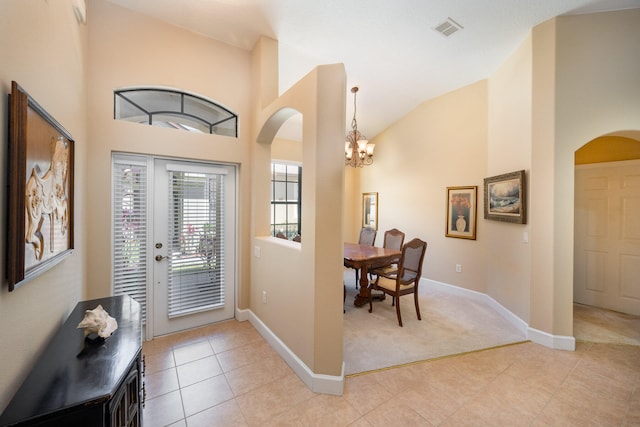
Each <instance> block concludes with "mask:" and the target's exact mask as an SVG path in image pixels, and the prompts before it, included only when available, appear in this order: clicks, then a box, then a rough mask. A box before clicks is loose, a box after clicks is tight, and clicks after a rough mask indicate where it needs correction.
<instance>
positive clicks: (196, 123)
mask: <svg viewBox="0 0 640 427" xmlns="http://www.w3.org/2000/svg"><path fill="white" fill-rule="evenodd" d="M146 95H148V96H146ZM113 96H114V102H113V117H114V119H116V120H126V121H132V122H137V123H146V124H148V125H151V126H154V125H156V126H164V127H170V128H174V129H180V130H186V131H191V132H204V130H203V128H204V129H207V132H208V133H210V134H217V135H225V136H233V137H234V138H237V137H238V115H237V114H236V113H234V112H233V111H231V110H230V109H228V108H226V107H224V106H222V105H220V104H218V103H217V102H214V101H212V100H210V99H207V98H205V97H203V96H200V95H196V94H192V93H187V92H184V91H181V90H178V89H171V88H165V87H134V88H126V89H118V90H114V91H113ZM151 96H153V97H154V98H155V99H152V98H151ZM154 101H155V104H154ZM158 101H160V102H158ZM202 112H204V113H207V115H206V116H205V115H204V114H198V113H202ZM134 113H137V114H134ZM143 117H144V120H141V118H143ZM168 117H170V118H175V120H166V118H168ZM213 117H215V118H216V119H215V120H212V118H213ZM181 118H182V119H186V120H183V121H181V120H180V119H181Z"/></svg>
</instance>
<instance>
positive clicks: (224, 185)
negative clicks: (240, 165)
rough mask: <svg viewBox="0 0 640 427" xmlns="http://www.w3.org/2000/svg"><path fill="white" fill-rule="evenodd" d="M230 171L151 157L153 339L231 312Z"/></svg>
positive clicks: (232, 197)
mask: <svg viewBox="0 0 640 427" xmlns="http://www.w3.org/2000/svg"><path fill="white" fill-rule="evenodd" d="M235 206H236V200H235V168H233V167H232V166H226V165H211V164H205V163H193V162H182V161H174V160H165V159H156V160H155V164H154V202H153V238H154V242H153V253H154V255H153V257H154V261H153V265H154V268H153V335H154V336H159V335H165V334H168V333H171V332H177V331H181V330H185V329H190V328H194V327H197V326H202V325H205V324H208V323H212V322H217V321H221V320H226V319H231V318H233V317H234V311H235V286H234V283H235V276H234V274H235V273H234V272H235V216H236V214H235Z"/></svg>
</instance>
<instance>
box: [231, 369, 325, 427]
mask: <svg viewBox="0 0 640 427" xmlns="http://www.w3.org/2000/svg"><path fill="white" fill-rule="evenodd" d="M313 396H315V394H314V393H313V392H312V391H311V390H309V388H307V386H306V385H305V384H304V383H303V382H302V381H300V379H299V378H298V377H297V376H296V375H295V374H294V373H290V374H289V375H287V376H285V377H283V378H280V379H278V380H275V381H272V382H270V383H268V384H265V385H263V386H261V387H259V388H256V389H254V390H251V391H250V392H248V393H245V394H243V395H241V396H238V397H237V398H236V401H237V402H238V405H239V406H240V409H241V410H242V413H243V414H244V416H245V419H246V420H247V422H248V423H249V425H251V426H261V425H263V424H265V423H266V422H268V421H269V420H271V419H272V418H273V417H275V416H277V415H278V414H280V413H282V412H284V411H286V410H288V409H289V408H291V407H292V406H294V405H296V404H298V403H300V402H303V401H306V400H309V399H310V398H312V397H313Z"/></svg>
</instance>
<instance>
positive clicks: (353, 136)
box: [344, 86, 375, 168]
mask: <svg viewBox="0 0 640 427" xmlns="http://www.w3.org/2000/svg"><path fill="white" fill-rule="evenodd" d="M351 93H353V119H352V120H351V130H350V131H349V133H348V134H347V138H346V142H345V144H344V157H345V161H344V164H345V165H346V166H351V167H354V168H355V167H360V168H361V167H363V166H364V165H370V164H372V163H373V149H374V147H375V144H370V143H369V141H367V137H366V136H364V135H362V134H361V133H360V132H359V131H358V122H357V121H356V95H357V93H358V86H355V87H352V88H351Z"/></svg>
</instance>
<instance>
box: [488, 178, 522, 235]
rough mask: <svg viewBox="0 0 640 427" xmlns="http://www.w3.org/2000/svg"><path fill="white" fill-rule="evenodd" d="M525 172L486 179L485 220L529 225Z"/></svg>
mask: <svg viewBox="0 0 640 427" xmlns="http://www.w3.org/2000/svg"><path fill="white" fill-rule="evenodd" d="M526 205H527V198H526V185H525V173H524V170H521V171H517V172H511V173H505V174H503V175H497V176H492V177H490V178H485V179H484V218H485V219H491V220H494V221H503V222H514V223H517V224H526V223H527V210H526Z"/></svg>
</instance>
